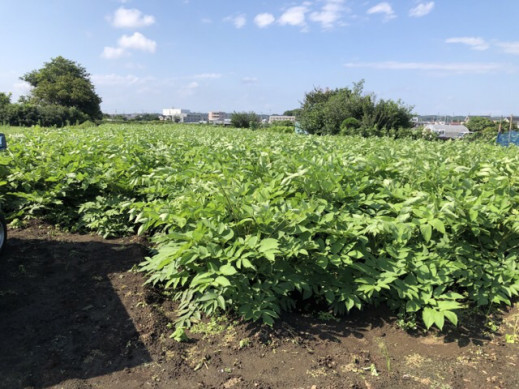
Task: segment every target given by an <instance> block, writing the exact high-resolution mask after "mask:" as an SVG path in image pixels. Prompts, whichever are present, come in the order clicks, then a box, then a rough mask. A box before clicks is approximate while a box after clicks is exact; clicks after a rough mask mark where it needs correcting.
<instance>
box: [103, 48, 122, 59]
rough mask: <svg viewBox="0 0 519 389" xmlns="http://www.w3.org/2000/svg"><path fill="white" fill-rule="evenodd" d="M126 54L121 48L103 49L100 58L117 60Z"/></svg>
mask: <svg viewBox="0 0 519 389" xmlns="http://www.w3.org/2000/svg"><path fill="white" fill-rule="evenodd" d="M126 54H127V53H126V51H125V50H124V49H123V48H122V47H105V48H104V50H103V53H102V54H101V57H103V58H106V59H117V58H121V57H123V56H125V55H126Z"/></svg>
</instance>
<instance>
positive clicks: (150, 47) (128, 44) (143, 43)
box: [118, 32, 157, 53]
mask: <svg viewBox="0 0 519 389" xmlns="http://www.w3.org/2000/svg"><path fill="white" fill-rule="evenodd" d="M118 44H119V47H120V48H122V49H133V50H141V51H147V52H150V53H154V52H155V50H156V49H157V42H155V41H153V40H151V39H148V38H146V37H145V36H144V35H142V34H141V33H140V32H136V33H134V34H133V35H123V36H122V37H120V38H119V41H118Z"/></svg>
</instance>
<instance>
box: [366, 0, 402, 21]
mask: <svg viewBox="0 0 519 389" xmlns="http://www.w3.org/2000/svg"><path fill="white" fill-rule="evenodd" d="M367 14H368V15H373V14H383V15H385V19H387V20H389V19H393V18H396V15H395V11H393V7H391V4H389V3H386V2H382V3H378V4H377V5H375V6H373V7H371V8H370V9H368V11H367Z"/></svg>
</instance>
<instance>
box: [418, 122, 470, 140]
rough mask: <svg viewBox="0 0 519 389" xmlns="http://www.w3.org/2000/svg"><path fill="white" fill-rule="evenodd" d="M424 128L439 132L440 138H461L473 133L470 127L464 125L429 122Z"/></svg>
mask: <svg viewBox="0 0 519 389" xmlns="http://www.w3.org/2000/svg"><path fill="white" fill-rule="evenodd" d="M424 129H425V130H429V131H431V132H433V133H435V134H438V137H439V138H440V139H459V138H463V136H465V135H467V134H470V133H471V132H470V131H469V129H468V128H467V127H465V126H463V125H451V124H427V125H426V126H424Z"/></svg>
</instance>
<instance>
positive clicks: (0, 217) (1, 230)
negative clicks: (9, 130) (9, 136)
mask: <svg viewBox="0 0 519 389" xmlns="http://www.w3.org/2000/svg"><path fill="white" fill-rule="evenodd" d="M6 149H7V142H6V140H5V135H4V134H2V133H0V151H4V150H6ZM6 241H7V223H6V222H5V216H4V213H3V212H2V211H1V210H0V253H1V252H2V250H3V249H4V246H5V242H6Z"/></svg>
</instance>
